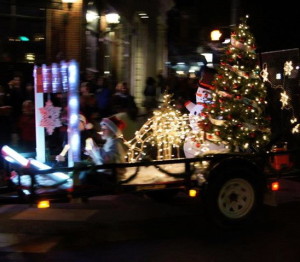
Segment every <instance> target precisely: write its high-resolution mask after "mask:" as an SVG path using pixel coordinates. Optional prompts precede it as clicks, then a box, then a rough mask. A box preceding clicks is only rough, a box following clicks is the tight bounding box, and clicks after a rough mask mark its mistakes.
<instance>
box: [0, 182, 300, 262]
mask: <svg viewBox="0 0 300 262" xmlns="http://www.w3.org/2000/svg"><path fill="white" fill-rule="evenodd" d="M281 188H282V191H281V192H280V193H277V196H276V199H277V203H278V205H277V206H268V207H266V208H265V212H264V216H263V218H262V221H261V222H260V223H258V224H256V225H255V226H254V227H251V228H250V227H249V228H244V229H239V230H230V231H228V230H227V231H224V230H219V229H215V228H212V227H211V226H208V223H207V221H206V219H205V215H204V210H203V208H202V206H201V203H200V202H199V201H198V200H195V199H189V198H187V197H186V196H185V195H183V194H178V195H177V196H176V197H175V198H174V199H172V200H170V201H168V202H155V201H153V200H152V199H149V198H147V197H144V196H138V195H132V194H128V195H127V194H126V195H117V196H102V197H93V198H91V199H90V201H89V202H88V203H78V202H77V203H76V202H73V203H64V204H53V205H52V206H51V208H49V209H37V208H36V207H35V206H28V205H3V206H1V207H0V261H1V262H2V261H3V262H6V261H7V262H11V261H14V262H15V261H30V262H32V261H43V262H48V261H75V262H77V261H84V262H85V261H117V262H119V261H124V262H125V261H126V262H127V261H139V262H140V261H141V262H143V261H151V262H152V261H155V262H160V261H163V262H168V261H191V260H193V261H239V262H240V261H289V262H290V261H291V262H293V261H295V262H296V261H299V257H300V249H299V243H300V241H299V240H300V226H299V221H300V183H299V182H291V181H283V183H282V185H281Z"/></svg>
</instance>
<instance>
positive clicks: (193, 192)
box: [189, 189, 197, 197]
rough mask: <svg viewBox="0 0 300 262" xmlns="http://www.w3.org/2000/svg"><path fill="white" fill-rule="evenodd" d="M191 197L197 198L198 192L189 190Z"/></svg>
mask: <svg viewBox="0 0 300 262" xmlns="http://www.w3.org/2000/svg"><path fill="white" fill-rule="evenodd" d="M189 196H190V197H196V196H197V190H195V189H190V190H189Z"/></svg>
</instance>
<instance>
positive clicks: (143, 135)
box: [125, 94, 190, 162]
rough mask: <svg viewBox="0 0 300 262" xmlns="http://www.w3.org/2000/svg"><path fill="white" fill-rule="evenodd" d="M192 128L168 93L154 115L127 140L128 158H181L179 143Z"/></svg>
mask: <svg viewBox="0 0 300 262" xmlns="http://www.w3.org/2000/svg"><path fill="white" fill-rule="evenodd" d="M189 131H190V128H189V125H188V116H187V115H183V114H181V113H180V111H179V110H177V109H176V108H175V106H174V105H172V95H170V94H165V95H164V98H163V103H162V106H160V107H159V109H157V110H155V111H154V112H153V117H151V118H149V119H148V120H147V121H146V123H145V124H144V125H143V126H142V127H141V129H140V130H139V131H137V132H136V133H135V137H134V138H133V139H132V140H130V141H125V144H126V145H127V146H128V153H127V161H128V162H136V161H140V160H143V159H145V158H149V157H151V158H152V159H156V160H166V159H172V158H179V157H180V146H181V145H182V143H183V141H184V138H185V136H186V134H187V133H188V132H189ZM154 151H155V152H154ZM153 152H154V154H152V155H151V153H153Z"/></svg>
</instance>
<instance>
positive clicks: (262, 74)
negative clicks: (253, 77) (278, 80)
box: [260, 64, 269, 82]
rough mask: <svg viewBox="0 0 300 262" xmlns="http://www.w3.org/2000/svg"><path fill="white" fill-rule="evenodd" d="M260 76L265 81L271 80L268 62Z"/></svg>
mask: <svg viewBox="0 0 300 262" xmlns="http://www.w3.org/2000/svg"><path fill="white" fill-rule="evenodd" d="M260 76H261V77H262V80H263V82H269V78H268V76H269V72H268V66H267V64H264V68H263V70H262V71H261V72H260Z"/></svg>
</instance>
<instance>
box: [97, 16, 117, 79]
mask: <svg viewBox="0 0 300 262" xmlns="http://www.w3.org/2000/svg"><path fill="white" fill-rule="evenodd" d="M102 18H103V20H104V21H103V22H104V28H103V31H102V34H101V35H100V41H102V42H104V63H103V71H104V74H105V75H111V61H112V56H114V55H115V54H114V52H113V50H112V48H113V45H114V40H115V35H114V33H115V32H114V30H115V28H116V26H117V25H118V24H119V23H120V15H119V14H118V13H116V12H108V13H106V14H105V15H104V16H102ZM106 35H108V37H107V38H105V37H106Z"/></svg>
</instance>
